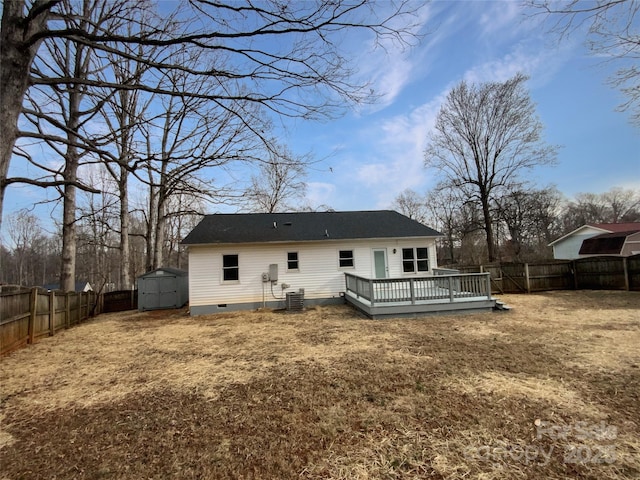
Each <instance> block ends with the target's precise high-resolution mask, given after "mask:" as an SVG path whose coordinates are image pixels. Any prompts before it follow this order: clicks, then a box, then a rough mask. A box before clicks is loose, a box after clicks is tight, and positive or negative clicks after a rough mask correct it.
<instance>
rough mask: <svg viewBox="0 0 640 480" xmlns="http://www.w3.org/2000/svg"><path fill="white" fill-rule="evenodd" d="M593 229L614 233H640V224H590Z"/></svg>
mask: <svg viewBox="0 0 640 480" xmlns="http://www.w3.org/2000/svg"><path fill="white" fill-rule="evenodd" d="M588 225H591V226H592V227H596V228H601V229H603V230H607V231H609V232H611V233H614V232H632V233H633V232H640V222H628V223H589V224H588Z"/></svg>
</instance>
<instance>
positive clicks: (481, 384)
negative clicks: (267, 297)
mask: <svg viewBox="0 0 640 480" xmlns="http://www.w3.org/2000/svg"><path fill="white" fill-rule="evenodd" d="M503 300H505V301H506V302H507V303H508V304H509V305H511V306H513V307H514V310H513V311H511V312H509V313H506V314H504V313H488V314H478V315H465V316H445V317H428V318H424V319H405V320H385V321H371V320H366V319H363V318H361V317H360V316H359V315H358V314H356V313H355V312H354V311H353V310H351V309H349V308H348V307H346V306H345V307H322V308H320V307H318V308H315V309H310V310H308V311H306V312H303V313H296V314H286V315H284V314H282V313H278V312H269V311H257V312H238V313H227V314H221V315H210V316H203V317H195V318H190V317H187V316H186V315H184V313H182V312H162V313H159V312H146V313H138V312H125V313H119V314H107V315H102V316H100V317H98V318H97V319H96V320H94V321H92V322H89V323H86V324H83V325H80V326H78V327H76V328H74V329H70V330H66V331H64V332H62V333H61V334H59V335H56V336H55V337H51V338H47V339H45V340H43V341H41V342H40V343H38V344H36V345H34V346H32V347H30V348H28V349H23V350H20V351H17V352H14V353H13V354H12V355H10V356H8V357H5V358H3V359H2V360H1V361H0V385H1V388H2V389H1V391H0V457H1V458H2V473H0V478H3V477H2V476H3V475H4V478H8V479H14V478H15V479H18V478H34V479H37V478H43V479H44V478H78V479H90V478H91V479H94V478H108V479H138V478H184V479H223V478H261V479H264V478H274V479H276V478H277V479H287V478H301V477H302V478H312V479H313V478H318V479H319V478H335V479H381V478H388V479H394V478H461V477H468V478H483V479H494V478H495V479H498V478H500V479H505V478H506V479H516V478H518V479H520V478H532V479H533V478H567V477H570V478H584V479H591V478H593V479H596V478H597V479H614V478H615V479H627V478H628V479H631V478H638V476H640V461H639V458H640V441H639V440H638V438H640V426H639V425H638V418H640V406H639V405H640V399H639V398H638V395H639V392H640V368H638V365H639V364H640V353H639V351H638V349H637V345H638V344H640V317H639V313H640V294H638V293H637V292H588V291H587V292H555V293H546V294H538V295H521V296H507V295H505V296H504V298H503Z"/></svg>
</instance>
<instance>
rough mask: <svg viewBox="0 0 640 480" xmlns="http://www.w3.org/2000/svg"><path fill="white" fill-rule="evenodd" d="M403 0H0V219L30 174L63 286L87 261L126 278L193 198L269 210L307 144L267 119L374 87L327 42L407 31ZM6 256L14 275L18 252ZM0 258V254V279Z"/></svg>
mask: <svg viewBox="0 0 640 480" xmlns="http://www.w3.org/2000/svg"><path fill="white" fill-rule="evenodd" d="M418 8H421V7H420V5H417V4H412V3H410V2H406V1H404V0H398V1H390V2H385V3H384V5H379V4H378V5H374V2H372V1H370V0H337V1H336V0H332V1H325V0H316V1H309V2H293V3H292V2H289V1H284V0H264V1H261V2H258V3H254V2H248V1H247V2H238V1H236V0H231V1H227V2H225V1H222V2H210V1H207V0H189V1H183V2H153V1H151V0H142V1H135V2H133V1H127V0H120V1H113V0H9V1H6V2H4V4H3V10H2V32H1V40H2V49H1V50H0V62H1V65H2V69H1V78H0V101H1V102H2V108H1V109H0V125H1V126H2V128H0V219H1V218H2V212H3V208H2V206H3V200H4V195H5V191H6V189H7V187H9V186H10V185H14V184H28V185H31V186H32V187H40V188H43V189H46V192H47V193H46V198H47V199H48V201H51V202H59V203H60V204H61V205H62V208H61V211H62V215H61V218H60V219H56V220H58V221H59V229H60V232H61V233H60V236H59V237H58V235H55V244H56V245H58V246H59V247H58V248H56V249H55V251H56V252H57V253H58V255H59V257H60V260H59V262H58V265H57V267H58V268H59V269H60V270H59V275H58V276H59V281H60V286H61V288H62V289H63V290H72V289H73V285H74V281H75V278H76V276H77V277H78V278H80V276H82V275H90V272H87V271H86V269H87V268H91V269H94V270H96V271H98V272H101V271H104V272H105V275H107V276H108V277H109V279H108V282H107V283H115V284H116V285H118V287H119V288H124V289H127V288H130V287H131V286H132V282H133V277H134V276H135V275H136V274H137V273H140V271H141V270H140V269H141V268H142V271H144V270H147V269H152V268H156V267H158V266H161V265H166V264H168V263H171V262H173V260H172V259H171V260H170V259H169V258H167V255H169V256H171V255H174V254H175V252H176V247H175V244H176V241H177V238H179V237H178V236H177V234H176V232H178V231H181V230H182V231H183V230H184V228H185V225H186V224H188V223H189V222H190V221H191V219H192V218H193V215H194V214H196V213H200V212H203V210H204V207H203V205H205V204H207V205H208V206H209V207H211V205H216V204H218V203H229V202H232V203H234V204H235V205H236V207H237V208H238V209H249V210H252V209H266V210H267V211H273V209H276V208H284V207H285V206H287V205H288V204H289V202H291V201H292V200H297V198H298V197H299V192H300V190H301V189H303V188H304V184H303V182H302V181H301V180H302V179H303V177H304V167H305V165H306V164H308V163H309V162H310V161H312V159H311V158H309V157H308V156H307V155H306V154H304V153H303V154H296V153H295V152H291V151H289V149H288V147H287V145H286V141H284V140H283V137H282V131H281V130H277V129H276V128H275V122H274V119H277V118H278V117H287V118H292V117H294V118H295V117H297V118H304V119H321V118H324V119H327V118H332V117H335V116H337V115H341V114H342V113H344V111H345V110H346V109H348V108H349V107H350V106H353V105H355V104H362V103H368V102H374V101H375V100H376V98H377V94H376V92H373V91H372V90H371V88H369V85H367V82H366V80H365V79H356V76H355V73H356V72H354V71H353V69H352V67H351V66H350V65H351V64H352V62H351V61H350V60H351V58H350V57H349V55H348V54H347V51H346V50H345V49H344V45H343V41H344V40H345V38H346V37H347V36H348V35H350V34H352V33H353V32H356V33H357V34H358V35H364V37H361V38H363V39H366V40H367V41H369V42H370V44H371V45H372V48H375V46H376V45H377V46H383V47H384V44H385V42H390V41H392V42H397V43H400V44H403V45H409V44H410V43H411V42H412V41H413V40H415V39H416V38H417V32H416V29H417V25H418V23H417V21H415V19H416V18H417V17H416V16H415V14H416V10H417V9H418ZM356 33H354V34H356ZM10 167H11V168H10ZM251 172H254V173H251ZM28 217H29V215H28V214H26V213H25V214H24V215H22V217H21V218H20V219H17V220H16V222H21V221H26V222H27V223H29V222H31V220H32V219H30V218H28ZM0 225H2V224H1V223H0ZM12 229H13V228H12ZM12 229H11V230H12ZM182 231H181V233H182ZM35 233H36V231H35V230H32V231H31V234H32V235H34V234H35ZM18 236H19V235H18ZM32 240H35V239H33V238H32ZM50 241H53V240H50ZM18 244H19V243H16V244H15V245H18ZM32 246H33V247H34V248H35V247H37V246H38V242H36V241H34V242H32ZM16 248H17V249H18V250H20V248H22V247H18V246H16ZM84 249H87V251H85V250H84ZM140 251H144V255H142V256H141V255H140V254H139V252H140ZM114 252H117V255H115V254H114ZM14 253H15V252H14ZM92 253H94V254H95V255H94V256H95V258H93V260H92V262H88V263H91V265H90V266H89V265H88V264H85V262H84V260H85V259H86V255H90V254H92ZM20 255H21V256H22V257H24V258H25V259H26V256H27V252H26V251H23V252H21V253H20ZM3 257H6V255H5V253H4V252H3ZM178 259H179V257H177V258H176V263H179V260H178ZM114 262H115V264H116V265H117V272H118V273H117V275H116V274H115V273H113V272H112V268H115V267H112V265H113V263H114ZM18 263H19V264H20V265H22V266H21V267H18V271H22V272H23V274H24V272H26V270H25V267H26V266H27V265H28V264H29V262H28V261H27V260H24V259H23V260H20V261H18ZM134 263H135V264H134ZM33 268H34V269H35V268H36V267H35V265H33ZM55 268H56V265H49V266H48V267H47V268H46V269H43V270H42V271H41V272H39V273H38V274H35V273H34V275H35V276H36V277H38V279H37V280H36V278H34V279H33V280H31V281H33V282H35V284H38V283H42V282H41V281H40V280H41V279H44V278H45V277H48V276H49V275H50V273H51V269H55ZM10 270H12V269H11V268H10V265H6V264H0V272H2V275H3V276H4V277H5V278H2V279H0V280H2V281H9V278H7V277H8V276H9V274H8V272H9V271H10ZM107 272H108V274H107ZM98 276H100V275H98ZM114 276H115V277H116V278H113V277H114ZM12 278H13V277H12ZM18 280H19V281H20V282H21V283H22V282H24V281H27V283H29V280H23V279H22V278H21V275H20V274H18ZM94 281H98V279H95V280H94ZM99 281H100V282H103V281H106V279H103V278H100V279H99Z"/></svg>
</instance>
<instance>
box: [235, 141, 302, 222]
mask: <svg viewBox="0 0 640 480" xmlns="http://www.w3.org/2000/svg"><path fill="white" fill-rule="evenodd" d="M275 148H277V149H278V151H275V150H273V149H270V150H268V151H267V154H268V156H269V159H268V160H267V161H266V162H264V163H260V167H259V173H258V174H257V175H253V176H252V177H251V184H250V185H249V187H248V188H247V189H246V191H245V194H244V196H243V197H244V198H243V199H244V203H245V204H246V206H247V208H248V210H249V211H252V212H265V213H273V212H283V211H287V210H295V209H296V208H297V205H299V203H300V201H302V200H303V199H304V195H305V193H306V189H307V185H306V183H305V182H304V178H305V176H306V166H307V164H308V163H309V158H308V157H307V156H299V157H296V156H294V155H293V154H292V153H291V152H290V151H289V150H288V149H287V148H285V147H278V146H276V147H275Z"/></svg>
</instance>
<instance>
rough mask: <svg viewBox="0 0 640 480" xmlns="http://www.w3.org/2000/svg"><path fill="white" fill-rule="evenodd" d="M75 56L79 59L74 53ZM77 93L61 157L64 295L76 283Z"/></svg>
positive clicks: (72, 99) (71, 101)
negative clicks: (63, 156)
mask: <svg viewBox="0 0 640 480" xmlns="http://www.w3.org/2000/svg"><path fill="white" fill-rule="evenodd" d="M77 56H78V57H79V56H80V55H79V54H78V53H77ZM81 96H82V95H81V93H80V92H79V91H78V90H73V89H72V90H71V91H70V92H69V119H68V121H67V127H68V129H69V130H68V131H69V133H68V134H67V135H68V139H69V145H68V146H67V152H66V154H65V162H66V164H65V168H64V180H65V182H69V183H67V184H66V185H65V187H64V202H63V211H62V265H61V266H60V288H61V289H62V290H64V291H65V292H71V291H74V290H75V283H76V253H77V248H78V245H77V243H78V238H77V228H76V205H77V202H76V191H77V188H76V186H75V182H76V181H77V179H78V165H79V164H80V155H79V153H78V147H76V146H75V144H77V142H78V136H77V135H76V134H74V133H73V132H77V131H78V127H79V125H80V99H81Z"/></svg>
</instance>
